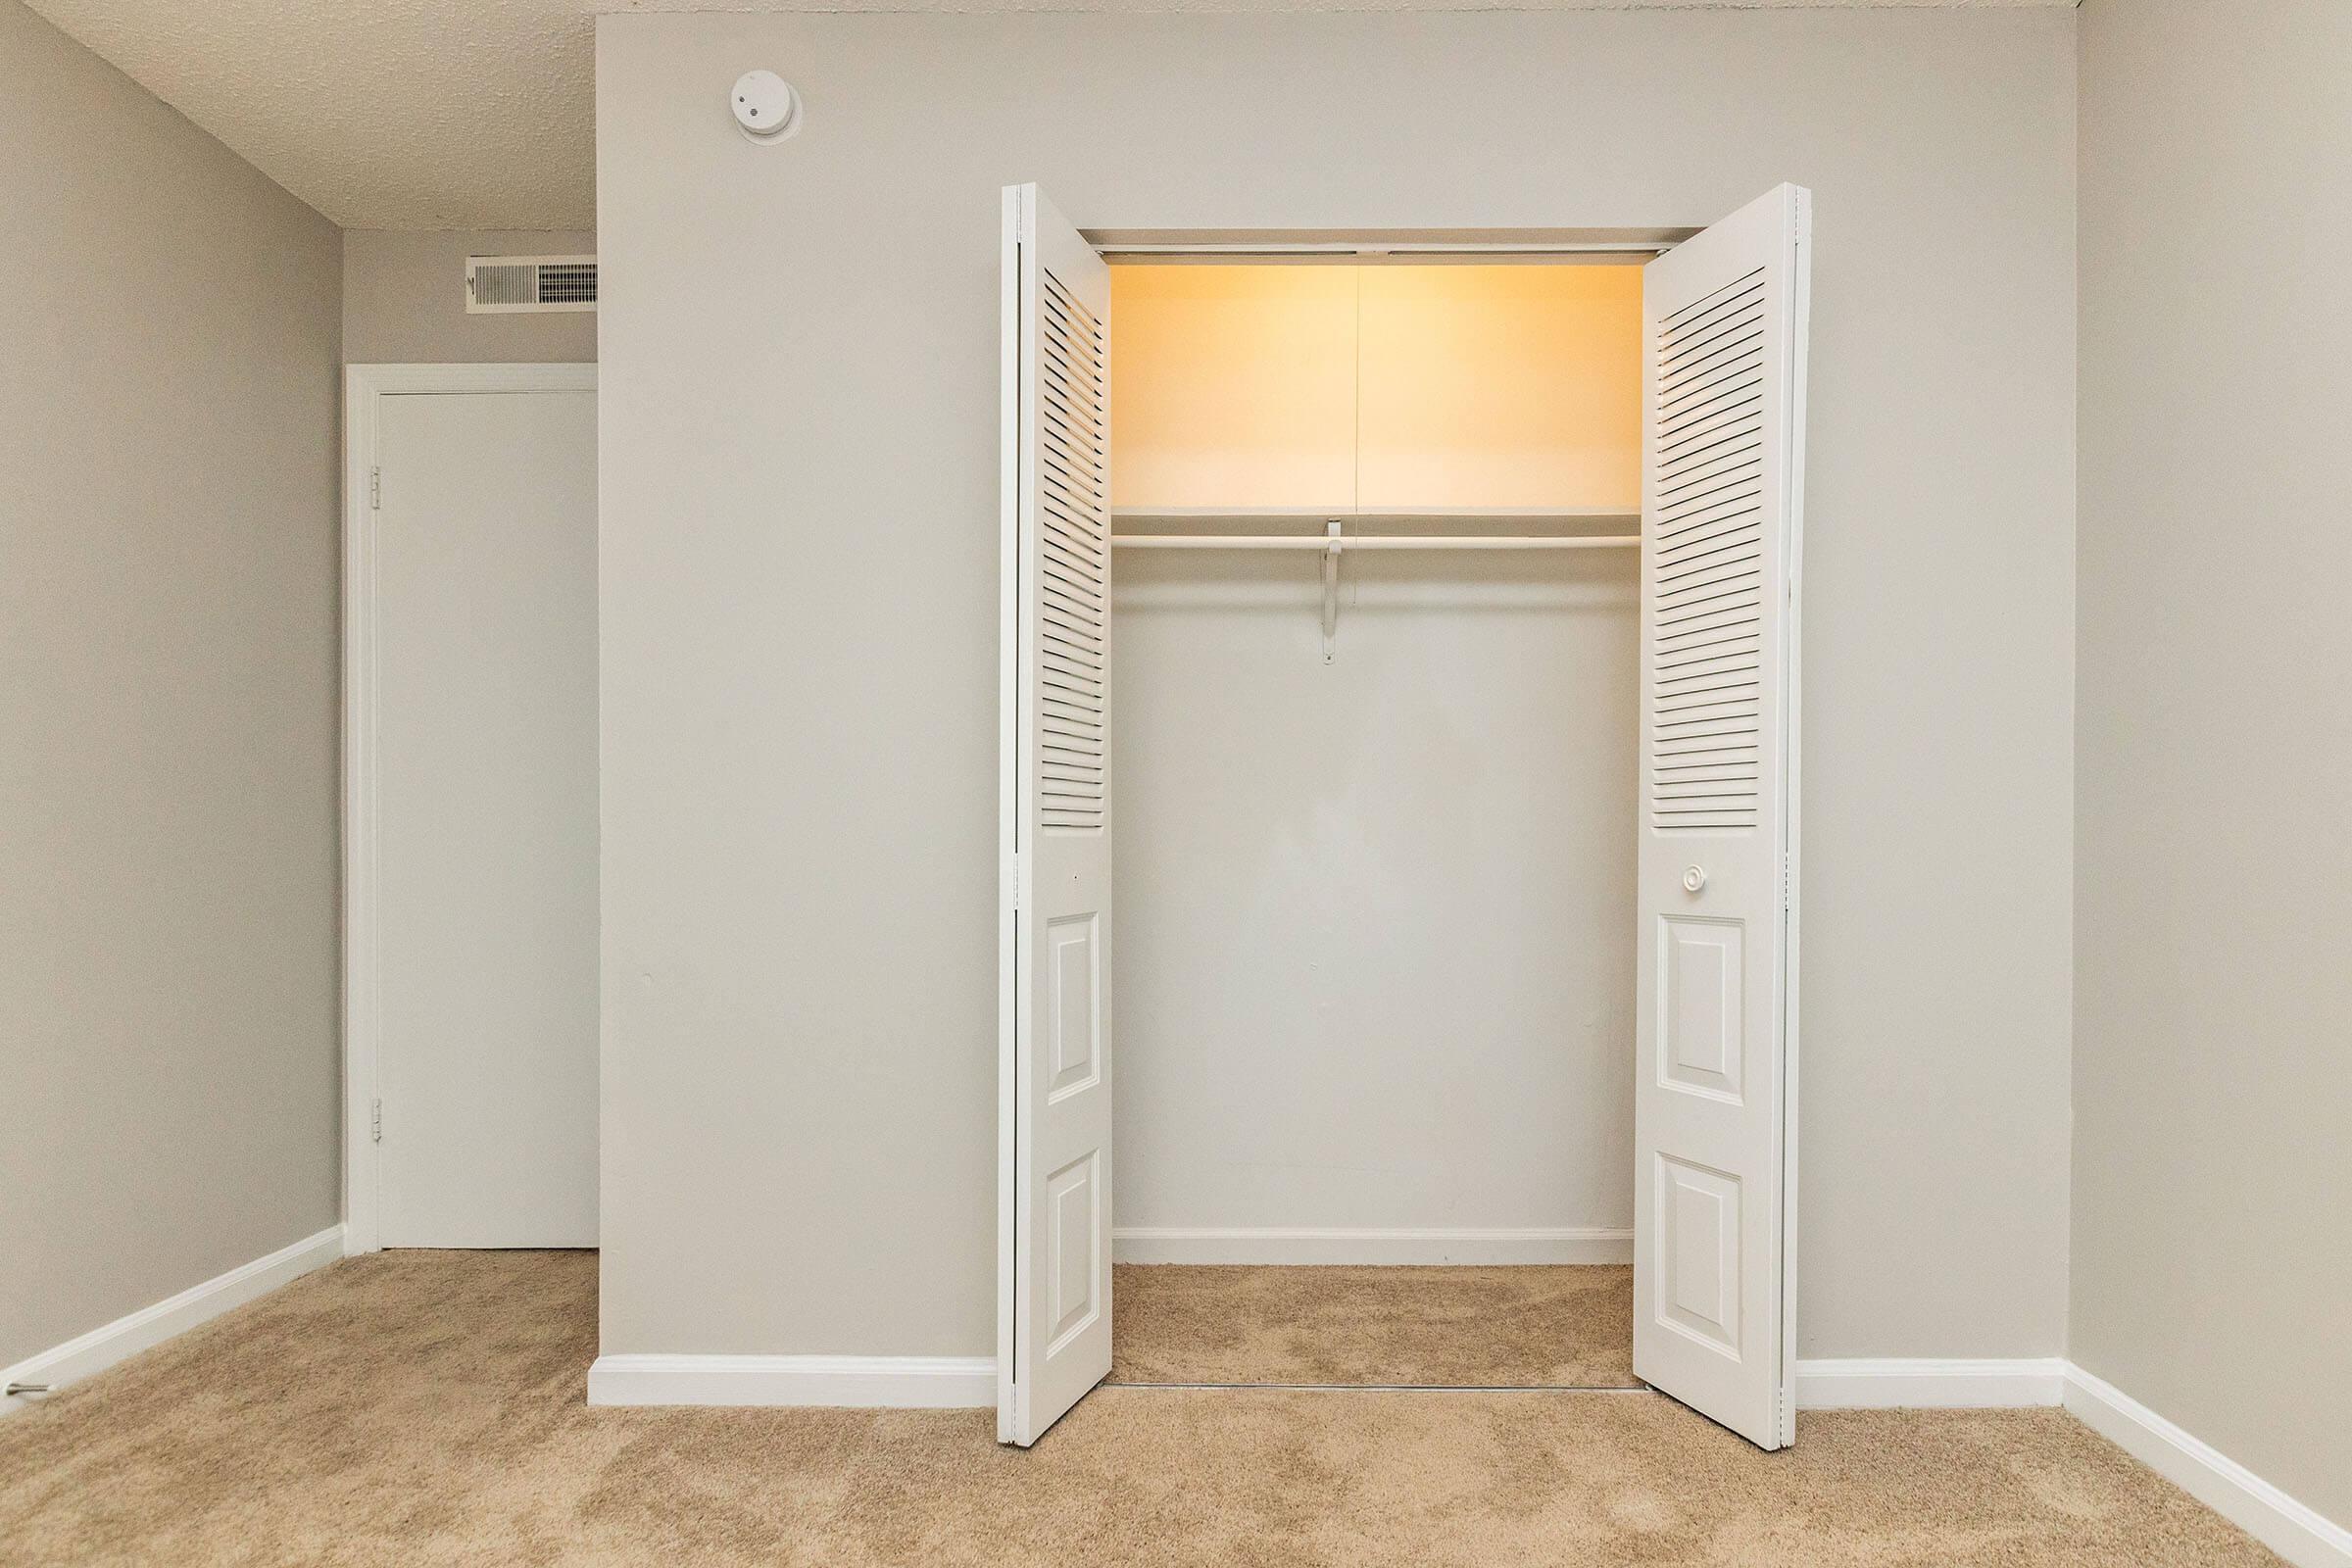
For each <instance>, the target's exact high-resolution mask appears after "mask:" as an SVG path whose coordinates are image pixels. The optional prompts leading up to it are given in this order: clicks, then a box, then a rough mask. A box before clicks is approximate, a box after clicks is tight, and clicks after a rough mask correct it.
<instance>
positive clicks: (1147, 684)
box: [1110, 261, 1642, 1384]
mask: <svg viewBox="0 0 2352 1568" xmlns="http://www.w3.org/2000/svg"><path fill="white" fill-rule="evenodd" d="M1110 277H1111V301H1112V304H1111V318H1112V319H1113V320H1114V321H1115V322H1116V323H1117V338H1116V344H1115V350H1114V353H1113V355H1112V357H1111V367H1110V386H1111V397H1110V407H1111V443H1110V451H1111V464H1110V480H1111V486H1110V493H1111V503H1112V509H1113V510H1112V516H1113V520H1114V525H1115V527H1116V528H1117V531H1118V536H1119V537H1121V538H1127V539H1131V540H1141V539H1144V538H1147V537H1158V536H1166V535H1176V536H1179V537H1188V536H1197V535H1226V534H1235V535H1244V536H1281V535H1286V534H1298V535H1311V536H1317V537H1321V536H1324V535H1326V533H1327V531H1328V530H1329V529H1330V528H1331V527H1332V525H1333V524H1335V523H1336V524H1337V527H1338V529H1339V531H1340V532H1341V534H1342V535H1343V536H1344V537H1395V536H1398V535H1411V536H1416V537H1433V538H1446V537H1451V536H1460V537H1462V538H1465V539H1471V538H1497V537H1519V536H1527V537H1529V538H1531V539H1534V538H1540V537H1542V536H1545V535H1554V534H1575V535H1590V536H1599V537H1603V538H1608V537H1623V536H1626V535H1630V534H1632V533H1633V532H1635V528H1636V519H1637V518H1638V516H1639V513H1640V505H1641V474H1642V468H1641V424H1642V420H1641V364H1640V343H1641V326H1642V321H1641V306H1642V290H1641V280H1642V273H1641V269H1640V267H1639V266H1637V265H1631V263H1630V262H1629V261H1621V262H1619V263H1618V264H1617V265H1561V264H1558V263H1556V262H1549V263H1546V262H1519V263H1495V262H1485V261H1482V262H1477V263H1452V264H1443V263H1441V264H1418V265H1416V264H1398V263H1387V264H1382V263H1369V262H1349V263H1346V264H1341V263H1334V262H1316V263H1292V264H1276V265H1264V264H1258V265H1235V264H1223V265H1215V264H1200V263H1193V262H1183V263H1174V264H1169V263H1142V262H1139V263H1133V264H1121V265H1114V266H1113V267H1112V269H1111V273H1110ZM1327 563H1328V564H1330V565H1332V566H1333V567H1334V568H1336V569H1335V577H1336V582H1335V585H1334V586H1335V590H1336V591H1335V595H1334V598H1335V604H1334V607H1333V608H1334V621H1335V624H1334V626H1333V636H1332V638H1331V642H1330V645H1329V657H1328V662H1327V660H1326V652H1325V646H1324V642H1323V597H1324V572H1325V567H1326V564H1327ZM1637 564H1638V553H1637V552H1636V551H1635V550H1633V549H1631V548H1626V547H1624V546H1622V545H1621V546H1616V547H1601V548H1595V549H1577V550H1565V549H1563V550H1534V549H1527V550H1516V549H1513V550H1503V549H1455V548H1432V549H1426V550H1411V551H1394V552H1391V551H1381V552H1375V551H1372V550H1359V551H1356V552H1353V553H1348V552H1345V551H1344V552H1343V553H1342V554H1341V555H1340V556H1339V557H1338V558H1337V559H1336V560H1332V559H1331V558H1329V557H1328V556H1326V555H1325V554H1324V553H1322V552H1318V551H1312V550H1309V551H1298V550H1284V549H1218V548H1192V549H1160V548H1148V547H1145V546H1144V545H1142V544H1140V543H1139V544H1136V545H1133V546H1130V547H1123V548H1120V549H1118V550H1117V551H1116V552H1115V561H1114V573H1113V583H1114V587H1113V592H1112V608H1111V617H1112V621H1113V628H1114V637H1113V641H1114V644H1115V647H1116V649H1117V655H1118V657H1117V660H1116V662H1115V664H1114V672H1113V676H1112V682H1113V702H1112V714H1113V717H1112V724H1113V742H1112V750H1113V755H1114V756H1115V757H1116V758H1117V760H1118V785H1117V788H1118V810H1117V813H1116V817H1115V823H1114V828H1113V863H1114V866H1115V871H1114V878H1115V890H1116V899H1117V910H1118V920H1119V930H1118V942H1117V944H1116V947H1115V954H1116V957H1115V965H1116V973H1115V986H1114V995H1115V996H1116V998H1117V1003H1116V1016H1115V1019H1114V1020H1113V1033H1114V1037H1115V1038H1116V1039H1117V1040H1118V1042H1119V1045H1120V1052H1121V1054H1120V1057H1119V1071H1120V1074H1121V1076H1120V1080H1119V1098H1118V1108H1117V1124H1116V1147H1117V1151H1118V1153H1117V1164H1116V1179H1115V1181H1114V1184H1113V1192H1114V1194H1115V1199H1114V1211H1113V1220H1114V1227H1115V1229H1114V1236H1115V1238H1116V1243H1115V1245H1116V1249H1117V1252H1116V1255H1117V1256H1118V1257H1119V1258H1120V1259H1121V1260H1122V1261H1125V1262H1131V1263H1135V1264H1144V1263H1153V1264H1161V1265H1168V1266H1163V1267H1151V1268H1144V1267H1134V1268H1123V1269H1122V1270H1121V1271H1120V1274H1119V1277H1118V1287H1119V1289H1120V1291H1121V1292H1122V1293H1123V1294H1122V1295H1121V1298H1120V1301H1121V1307H1122V1314H1123V1315H1122V1316H1121V1318H1120V1330H1119V1334H1120V1341H1119V1343H1120V1354H1119V1355H1118V1357H1117V1359H1116V1360H1115V1361H1114V1367H1113V1372H1112V1376H1113V1378H1114V1380H1115V1379H1122V1378H1132V1379H1151V1378H1156V1379H1167V1380H1174V1381H1224V1380H1240V1381H1252V1382H1263V1381H1276V1382H1281V1381H1301V1382H1313V1383H1339V1382H1368V1383H1381V1384H1386V1383H1414V1382H1420V1381H1427V1380H1430V1379H1436V1380H1438V1381H1443V1382H1449V1383H1451V1382H1477V1383H1494V1382H1531V1383H1539V1384H1548V1383H1557V1382H1561V1381H1571V1382H1579V1383H1591V1382H1599V1383H1624V1382H1630V1381H1631V1365H1630V1338H1631V1323H1630V1287H1629V1282H1628V1280H1627V1279H1626V1277H1625V1270H1624V1268H1623V1267H1622V1264H1623V1262H1624V1260H1625V1259H1626V1258H1627V1257H1628V1256H1630V1248H1631V1241H1630V1236H1631V1229H1632V1217H1633V1216H1632V1202H1633V1198H1632V1153H1631V1151H1632V1129H1633V1083H1632V1071H1633V1052H1632V1049H1631V1038H1632V1028H1633V1019H1632V1003H1633V962H1634V918H1633V874H1634V845H1633V840H1632V837H1631V835H1630V834H1628V832H1627V831H1626V823H1627V822H1628V821H1629V820H1630V819H1631V817H1632V816H1633V813H1634V810H1635V777H1636V767H1635V746H1634V742H1635V732H1636V727H1637V722H1638V720H1637V712H1636V703H1635V696H1636V689H1637V686H1638V682H1639V673H1638V659H1637V654H1638V627H1637V621H1638V613H1637V612H1638V607H1639V597H1640V594H1639V581H1638V573H1637V569H1636V568H1637ZM1562 1263H1580V1264H1604V1263H1605V1264H1614V1265H1618V1266H1616V1267H1613V1268H1609V1269H1607V1270H1606V1271H1605V1272H1603V1273H1599V1274H1591V1275H1588V1274H1582V1273H1580V1274H1573V1275H1572V1274H1568V1273H1565V1272H1562V1271H1560V1270H1558V1269H1556V1268H1534V1269H1531V1268H1510V1269H1502V1268H1497V1267H1495V1265H1501V1264H1510V1265H1527V1264H1554V1265H1556V1264H1562ZM1303 1264H1313V1265H1318V1266H1319V1271H1318V1272H1317V1273H1316V1274H1314V1275H1312V1276H1299V1275H1287V1274H1286V1273H1285V1271H1284V1269H1283V1267H1282V1266H1283V1265H1303ZM1335 1264H1338V1265H1350V1264H1351V1265H1385V1267H1384V1268H1383V1269H1382V1271H1381V1272H1379V1273H1377V1274H1376V1273H1372V1272H1370V1271H1368V1270H1363V1269H1360V1268H1342V1269H1339V1270H1336V1271H1330V1272H1324V1271H1322V1270H1323V1269H1325V1268H1328V1266H1329V1265H1335ZM1198 1265H1212V1266H1211V1267H1205V1268H1203V1267H1199V1266H1198ZM1213 1265H1226V1267H1216V1266H1213ZM1231 1265H1249V1267H1247V1268H1246V1269H1237V1268H1233V1267H1231ZM1408 1270H1409V1272H1408ZM1498 1314H1499V1315H1500V1316H1503V1317H1516V1318H1518V1319H1521V1320H1530V1321H1535V1320H1542V1319H1544V1317H1545V1316H1546V1315H1547V1314H1548V1315H1549V1316H1550V1317H1551V1318H1552V1319H1553V1320H1554V1321H1555V1322H1556V1323H1557V1324H1558V1325H1559V1327H1560V1328H1561V1331H1562V1332H1561V1333H1559V1334H1558V1335H1556V1336H1554V1337H1553V1341H1552V1343H1551V1344H1549V1345H1548V1346H1546V1347H1545V1348H1544V1353H1532V1352H1533V1347H1531V1346H1530V1345H1528V1344H1526V1343H1520V1344H1517V1345H1515V1346H1506V1345H1505V1344H1503V1343H1501V1342H1500V1341H1498V1339H1497V1337H1496V1336H1495V1335H1493V1334H1490V1333H1483V1332H1452V1331H1450V1330H1449V1329H1448V1327H1447V1325H1448V1324H1452V1325H1454V1327H1455V1328H1459V1329H1465V1330H1466V1329H1468V1328H1469V1327H1470V1325H1471V1324H1472V1323H1473V1322H1474V1320H1477V1319H1480V1318H1484V1319H1486V1320H1488V1321H1489V1322H1492V1321H1494V1320H1495V1317H1496V1316H1497V1315H1498ZM1373 1319H1378V1320H1382V1321H1385V1322H1387V1323H1389V1324H1391V1325H1392V1329H1391V1331H1390V1332H1387V1333H1385V1334H1382V1333H1375V1332H1372V1331H1370V1330H1368V1329H1367V1328H1366V1327H1365V1324H1366V1322H1367V1321H1368V1320H1373ZM1595 1338H1597V1339H1598V1340H1600V1341H1602V1342H1605V1343H1601V1344H1594V1343H1592V1342H1593V1340H1594V1339H1595Z"/></svg>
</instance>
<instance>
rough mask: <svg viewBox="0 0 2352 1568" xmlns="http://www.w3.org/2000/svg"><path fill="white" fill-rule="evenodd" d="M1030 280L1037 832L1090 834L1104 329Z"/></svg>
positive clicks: (1104, 518)
mask: <svg viewBox="0 0 2352 1568" xmlns="http://www.w3.org/2000/svg"><path fill="white" fill-rule="evenodd" d="M1039 276H1040V277H1041V278H1042V279H1043V280H1044V287H1043V288H1041V289H1040V290H1039V291H1038V307H1039V318H1040V319H1041V321H1042V322H1043V325H1044V330H1042V331H1041V332H1039V333H1038V342H1039V346H1040V352H1041V353H1042V355H1043V361H1042V363H1041V365H1040V367H1039V368H1040V371H1041V373H1040V375H1039V377H1038V379H1039V382H1040V384H1041V386H1042V388H1043V395H1042V396H1041V397H1040V398H1039V399H1038V434H1039V442H1038V446H1039V452H1038V459H1039V462H1038V467H1037V526H1038V538H1037V552H1038V556H1037V560H1038V599H1037V615H1038V625H1037V633H1038V639H1037V659H1038V687H1039V689H1038V702H1039V719H1040V726H1039V727H1040V735H1039V740H1038V774H1039V780H1038V811H1039V817H1040V821H1041V824H1042V825H1043V826H1044V827H1046V828H1049V829H1054V828H1058V829H1062V830H1065V831H1069V830H1076V831H1086V832H1100V831H1102V828H1103V809H1104V780H1103V753H1104V750H1105V747H1104V740H1103V700H1104V697H1105V695H1106V694H1105V692H1104V690H1103V620H1104V616H1105V613H1106V611H1107V604H1106V601H1105V588H1106V585H1107V584H1108V582H1109V579H1110V559H1109V556H1110V548H1109V538H1108V535H1109V532H1110V527H1109V521H1110V519H1109V509H1108V506H1107V497H1106V495H1105V491H1106V490H1107V487H1108V483H1109V476H1108V473H1107V471H1106V466H1105V464H1104V462H1103V440H1104V434H1105V432H1104V430H1103V331H1102V326H1101V324H1100V323H1099V322H1097V321H1096V319H1094V317H1093V315H1092V314H1091V313H1089V312H1088V311H1087V309H1086V307H1085V306H1083V305H1081V304H1080V303H1079V302H1078V301H1077V300H1076V299H1075V298H1074V297H1073V296H1072V295H1071V294H1070V291H1069V290H1068V289H1066V288H1064V287H1063V286H1062V284H1061V280H1060V279H1059V278H1057V277H1055V276H1054V274H1053V273H1052V272H1051V271H1048V270H1042V269H1041V270H1040V272H1039Z"/></svg>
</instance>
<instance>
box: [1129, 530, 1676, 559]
mask: <svg viewBox="0 0 2352 1568" xmlns="http://www.w3.org/2000/svg"><path fill="white" fill-rule="evenodd" d="M1110 542H1111V543H1112V544H1114V545H1119V546H1122V547H1126V548H1132V549H1137V550H1319V551H1321V552H1323V553H1324V554H1326V555H1333V556H1342V555H1352V554H1353V553H1355V552H1356V551H1359V550H1616V549H1630V548H1632V547H1633V546H1635V545H1638V544H1640V543H1641V542H1642V536H1641V535H1640V534H1630V533H1629V534H1613V533H1487V534H1446V533H1388V534H1381V533H1373V534H1363V533H1351V534H1319V533H1114V534H1112V535H1111V536H1110Z"/></svg>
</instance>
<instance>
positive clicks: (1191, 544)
mask: <svg viewBox="0 0 2352 1568" xmlns="http://www.w3.org/2000/svg"><path fill="white" fill-rule="evenodd" d="M1306 518H1314V519H1318V520H1320V521H1321V522H1322V524H1323V532H1321V533H1319V534H1317V533H1116V532H1114V533H1112V534H1111V536H1110V542H1111V543H1112V544H1113V545H1117V546H1122V547H1125V548H1129V549H1136V550H1301V551H1304V550H1311V551H1313V552H1315V553H1316V554H1318V555H1320V556H1321V557H1322V558H1323V662H1325V663H1326V664H1328V663H1330V662H1331V661H1332V644H1333V641H1334V639H1335V638H1336V637H1337V635H1338V632H1339V623H1340V557H1342V556H1343V555H1347V554H1349V553H1351V552H1354V551H1359V550H1614V549H1625V548H1630V547H1634V546H1639V545H1640V544H1641V543H1642V535H1641V533H1640V531H1639V529H1640V525H1641V520H1642V515H1641V514H1640V513H1638V512H1608V511H1602V510H1599V509H1597V508H1592V509H1579V510H1576V511H1567V512H1559V511H1553V512H1534V511H1517V512H1508V513H1499V512H1330V511H1321V512H1316V511H1307V510H1304V509H1298V510H1292V511H1284V512H1240V511H1225V510H1222V509H1219V510H1205V509H1204V510H1201V511H1195V512H1187V513H1178V512H1146V511H1143V510H1140V509H1135V510H1129V509H1125V508H1114V509H1113V510H1112V512H1111V519H1112V526H1113V527H1114V528H1115V527H1117V525H1118V524H1120V523H1134V522H1141V521H1151V522H1178V521H1192V522H1206V521H1211V520H1215V521H1267V522H1282V521H1299V520H1303V519H1306ZM1462 519H1476V520H1479V521H1488V520H1495V521H1502V520H1511V521H1520V522H1532V521H1536V520H1539V519H1542V520H1544V521H1576V522H1592V521H1597V520H1602V519H1606V520H1610V521H1616V522H1631V523H1633V524H1634V525H1635V527H1636V530H1637V531H1635V532H1633V533H1624V534H1597V533H1502V534H1445V533H1424V534H1398V533H1390V534H1378V533H1375V534H1361V533H1358V534H1349V533H1342V532H1341V531H1340V530H1341V529H1342V528H1343V527H1345V526H1346V525H1347V524H1348V523H1349V522H1359V523H1360V522H1387V523H1399V522H1402V523H1410V522H1416V521H1417V522H1424V523H1427V522H1440V521H1456V520H1462Z"/></svg>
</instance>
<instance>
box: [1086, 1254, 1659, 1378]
mask: <svg viewBox="0 0 2352 1568" xmlns="http://www.w3.org/2000/svg"><path fill="white" fill-rule="evenodd" d="M1113 1275H1114V1277H1113V1280H1112V1283H1111V1300H1112V1303H1113V1305H1114V1306H1115V1307H1116V1311H1115V1312H1114V1314H1113V1316H1112V1322H1113V1323H1114V1325H1115V1326H1116V1328H1117V1331H1118V1332H1117V1340H1116V1343H1115V1345H1114V1347H1113V1348H1112V1351H1111V1363H1110V1380H1111V1381H1112V1382H1113V1383H1226V1384H1273V1385H1305V1386H1309V1387H1316V1386H1353V1387H1371V1388H1378V1387H1388V1386H1397V1385H1408V1386H1412V1387H1419V1388H1563V1389H1630V1388H1637V1387H1639V1386H1640V1385H1639V1384H1638V1383H1637V1382H1636V1381H1635V1378H1634V1271H1633V1270H1632V1269H1631V1268H1627V1267H1608V1266H1592V1265H1576V1266H1563V1267H1556V1268H1555V1267H1514V1268H1349V1267H1321V1268H1293V1267H1285V1266H1270V1265H1264V1264H1250V1265H1246V1266H1233V1265H1225V1264H1190V1263H1153V1264H1136V1263H1121V1264H1119V1265H1118V1266H1117V1267H1116V1268H1115V1269H1114V1270H1113Z"/></svg>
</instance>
